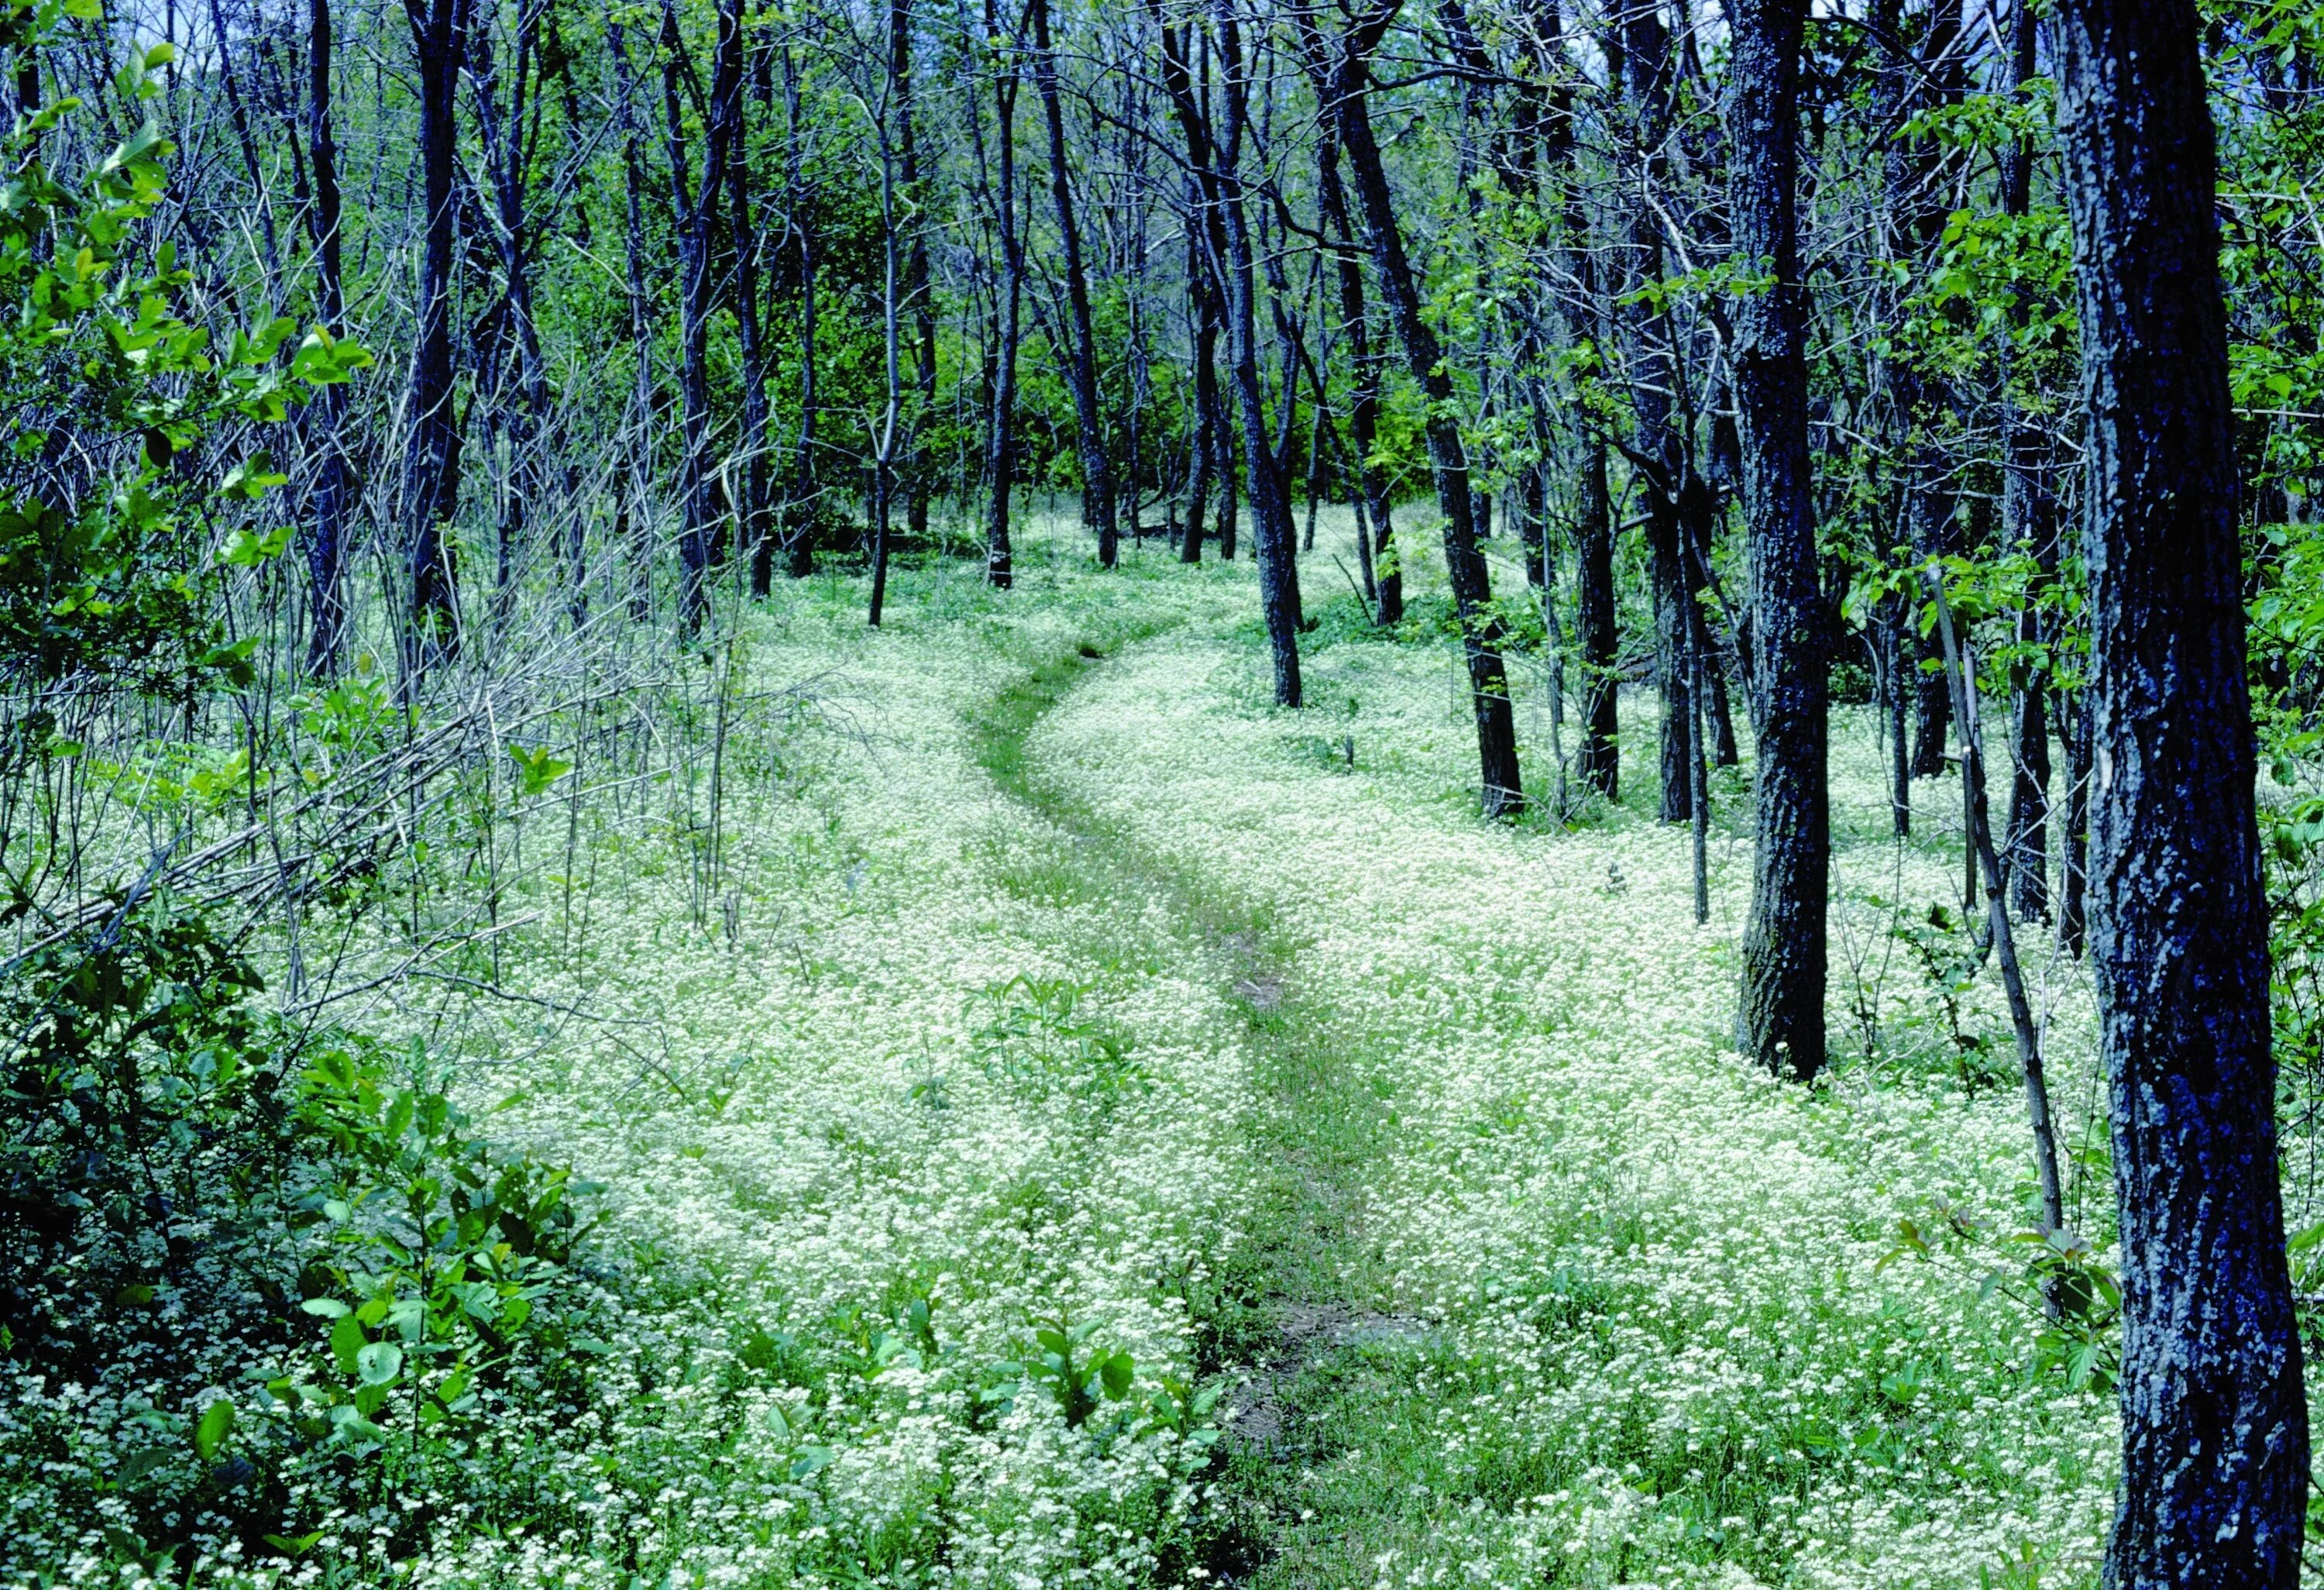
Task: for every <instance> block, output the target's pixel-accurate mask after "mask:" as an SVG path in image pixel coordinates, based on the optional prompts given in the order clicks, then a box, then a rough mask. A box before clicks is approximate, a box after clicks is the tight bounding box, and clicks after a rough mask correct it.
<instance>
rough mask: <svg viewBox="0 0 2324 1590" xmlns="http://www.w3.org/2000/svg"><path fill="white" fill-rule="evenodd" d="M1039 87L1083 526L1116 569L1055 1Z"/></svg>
mask: <svg viewBox="0 0 2324 1590" xmlns="http://www.w3.org/2000/svg"><path fill="white" fill-rule="evenodd" d="M1032 14H1033V87H1034V88H1035V90H1036V91H1037V93H1038V94H1039V95H1040V97H1041V115H1042V118H1043V119H1044V120H1045V121H1046V122H1047V124H1048V129H1049V196H1050V198H1051V199H1053V200H1054V201H1055V203H1056V209H1057V252H1058V256H1059V258H1058V263H1059V265H1060V267H1061V268H1062V269H1063V270H1064V272H1065V304H1066V308H1067V310H1069V311H1070V312H1071V314H1072V316H1073V338H1074V343H1073V347H1072V348H1071V349H1069V350H1068V356H1067V359H1066V367H1065V377H1066V384H1068V385H1069V386H1071V387H1072V388H1073V394H1074V436H1075V439H1076V441H1077V442H1078V444H1079V450H1080V453H1081V459H1082V522H1084V524H1086V525H1087V526H1088V527H1089V528H1090V529H1092V530H1093V531H1095V532H1097V560H1098V565H1099V567H1101V568H1104V569H1111V568H1112V567H1113V564H1114V559H1115V557H1116V555H1117V552H1118V548H1119V544H1120V527H1119V525H1118V524H1117V522H1116V521H1115V518H1114V502H1113V472H1112V468H1111V465H1110V464H1109V463H1108V461H1107V458H1106V453H1105V422H1104V420H1103V418H1102V413H1101V411H1100V408H1099V394H1098V386H1097V337H1096V334H1095V332H1094V331H1093V330H1092V328H1091V323H1090V294H1089V273H1088V272H1087V270H1086V269H1085V268H1084V263H1083V260H1082V234H1081V226H1080V224H1079V221H1078V220H1077V218H1076V217H1075V216H1074V185H1073V168H1072V167H1071V166H1070V165H1069V164H1067V162H1066V160H1065V104H1064V100H1063V98H1062V97H1061V96H1060V94H1059V93H1058V89H1057V57H1056V50H1055V48H1054V47H1053V46H1052V45H1051V43H1050V40H1049V0H1032Z"/></svg>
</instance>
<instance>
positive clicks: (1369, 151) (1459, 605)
mask: <svg viewBox="0 0 2324 1590" xmlns="http://www.w3.org/2000/svg"><path fill="white" fill-rule="evenodd" d="M1386 25H1387V23H1386V21H1385V20H1381V19H1379V15H1378V14H1375V17H1374V20H1373V21H1372V22H1369V23H1366V24H1365V25H1364V26H1363V27H1362V28H1361V29H1360V30H1359V31H1358V32H1353V33H1351V34H1348V35H1347V36H1345V37H1342V38H1339V39H1334V40H1329V41H1325V40H1323V39H1320V38H1316V37H1314V36H1312V35H1311V36H1310V38H1309V40H1308V54H1309V69H1310V71H1311V72H1312V73H1313V74H1314V78H1315V79H1316V84H1315V86H1316V91H1317V93H1318V95H1319V96H1320V97H1322V98H1323V102H1324V104H1325V106H1327V107H1328V109H1329V110H1330V113H1331V115H1332V116H1333V126H1334V130H1335V131H1336V132H1337V133H1338V134H1339V138H1340V146H1341V148H1342V149H1343V150H1345V151H1346V152H1347V156H1348V169H1349V171H1350V172H1351V175H1352V176H1353V177H1354V179H1355V188H1356V202H1357V205H1358V207H1359V208H1360V210H1361V211H1362V214H1363V218H1364V232H1365V235H1366V236H1367V238H1368V240H1369V244H1370V245H1371V254H1372V267H1373V270H1374V271H1375V273H1377V274H1378V276H1379V285H1380V291H1381V294H1382V296H1383V297H1385V298H1386V299H1387V300H1388V316H1389V319H1390V320H1391V321H1392V322H1393V323H1394V324H1395V327H1396V330H1397V340H1398V341H1399V342H1401V343H1402V344H1403V346H1404V356H1405V363H1406V365H1407V366H1408V367H1409V369H1410V370H1411V372H1412V377H1413V379H1414V381H1416V383H1418V384H1419V385H1420V388H1421V391H1422V392H1423V393H1425V395H1426V397H1427V399H1428V415H1429V417H1428V419H1427V421H1426V424H1425V434H1426V436H1427V439H1428V457H1429V462H1430V464H1431V465H1432V466H1433V467H1434V473H1435V476H1436V500H1437V503H1438V505H1439V506H1440V508H1441V509H1442V510H1443V516H1444V566H1445V571H1446V575H1447V578H1448V582H1449V583H1450V584H1451V586H1452V602H1453V607H1454V610H1455V612H1456V613H1457V614H1458V615H1459V617H1460V620H1461V633H1462V643H1463V646H1464V648H1465V650H1466V652H1467V654H1468V663H1469V693H1470V698H1471V704H1472V706H1473V708H1474V711H1475V714H1476V720H1477V759H1478V764H1479V769H1480V774H1481V779H1482V786H1483V787H1482V790H1481V791H1480V805H1481V807H1482V809H1483V811H1484V814H1485V815H1486V816H1487V817H1489V818H1505V817H1514V816H1516V815H1517V812H1518V811H1519V810H1521V809H1523V807H1524V804H1525V792H1524V783H1523V781H1522V779H1521V778H1520V776H1519V773H1518V768H1517V718H1516V715H1515V713H1514V712H1513V711H1512V709H1511V704H1510V701H1509V686H1508V672H1507V670H1506V669H1505V667H1504V665H1503V662H1502V660H1501V642H1502V639H1503V634H1502V630H1501V624H1500V622H1499V619H1498V618H1496V617H1495V616H1494V615H1493V612H1492V600H1493V593H1492V582H1491V578H1490V576H1489V573H1488V572H1487V569H1486V567H1485V557H1484V553H1483V552H1482V551H1481V550H1480V549H1479V547H1478V545H1477V532H1476V521H1475V519H1474V517H1473V509H1474V504H1472V502H1471V496H1470V485H1469V459H1468V454H1467V452H1466V451H1465V450H1464V449H1463V448H1462V444H1461V431H1460V428H1459V427H1458V426H1457V425H1455V424H1454V423H1453V421H1452V417H1451V415H1450V413H1449V412H1448V410H1449V409H1450V407H1451V403H1452V378H1451V377H1450V376H1449V375H1447V374H1445V370H1444V353H1443V345H1442V344H1440V343H1439V342H1438V341H1437V338H1436V333H1435V331H1434V329H1432V328H1430V326H1429V324H1428V321H1427V319H1426V318H1425V316H1424V315H1423V314H1422V312H1421V302H1420V290H1419V286H1418V284H1417V282H1416V281H1415V279H1414V276H1413V271H1412V263H1411V260H1410V259H1409V258H1408V257H1407V256H1406V253H1405V247H1404V233H1403V230H1402V228H1401V226H1399V225H1398V224H1397V217H1396V209H1395V201H1394V199H1393V197H1392V195H1391V193H1390V191H1389V189H1388V172H1387V170H1386V168H1385V167H1384V165H1383V164H1382V162H1381V160H1380V151H1379V143H1378V141H1377V140H1376V139H1375V138H1374V136H1373V134H1372V125H1371V112H1370V108H1369V104H1368V96H1369V93H1370V88H1371V74H1370V70H1369V68H1368V66H1367V65H1366V57H1367V56H1369V53H1370V51H1371V50H1372V49H1373V48H1374V47H1375V46H1376V45H1377V44H1378V42H1379V35H1380V31H1381V30H1383V29H1384V28H1385V27H1386Z"/></svg>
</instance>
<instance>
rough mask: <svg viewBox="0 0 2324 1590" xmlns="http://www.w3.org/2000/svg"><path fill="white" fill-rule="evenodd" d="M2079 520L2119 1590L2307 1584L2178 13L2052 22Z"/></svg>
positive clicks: (2232, 477) (2294, 1372)
mask: <svg viewBox="0 0 2324 1590" xmlns="http://www.w3.org/2000/svg"><path fill="white" fill-rule="evenodd" d="M2052 17H2053V19H2054V22H2055V24H2056V26H2057V28H2058V33H2059V43H2060V51H2059V53H2060V55H2061V66H2062V69H2061V72H2060V75H2059V109H2060V113H2061V118H2060V119H2061V129H2062V143H2063V146H2064V152H2065V182H2064V187H2065V194H2066V203H2067V209H2068V213H2069V214H2070V217H2071V219H2072V223H2073V231H2074V260H2075V276H2076V281H2077V284H2078V287H2079V296H2080V327H2081V342H2082V383H2083V387H2082V389H2083V391H2084V393H2087V394H2088V399H2089V457H2090V493H2091V499H2092V501H2091V513H2090V515H2089V522H2088V530H2087V540H2086V541H2085V543H2084V547H2083V556H2084V560H2085V563H2086V566H2087V567H2088V569H2089V602H2088V612H2089V623H2090V636H2091V652H2092V655H2091V662H2092V677H2093V679H2094V681H2095V682H2094V687H2093V689H2094V693H2095V695H2096V698H2097V699H2096V702H2095V704H2094V710H2093V713H2092V722H2093V731H2094V742H2095V743H2094V747H2093V750H2094V755H2093V758H2092V760H2093V762H2094V763H2095V765H2096V767H2097V769H2098V782H2097V786H2096V789H2095V790H2094V791H2093V799H2092V810H2091V821H2090V857H2089V862H2090V876H2091V879H2092V887H2093V891H2094V893H2095V895H2096V909H2095V911H2093V913H2092V914H2093V917H2094V921H2093V924H2092V927H2093V933H2092V948H2093V950H2094V952H2095V958H2096V960H2097V973H2098V978H2097V980H2098V1013H2099V1044H2100V1049H2101V1052H2102V1054H2103V1057H2104V1059H2105V1064H2106V1071H2107V1079H2108V1085H2109V1089H2110V1092H2111V1095H2112V1099H2113V1126H2114V1161H2115V1190H2116V1198H2117V1200H2118V1205H2119V1210H2120V1221H2121V1234H2122V1255H2123V1258H2122V1296H2123V1335H2122V1378H2121V1382H2120V1385H2121V1408H2122V1431H2123V1475H2122V1490H2121V1494H2120V1499H2119V1504H2118V1506H2117V1509H2116V1514H2115V1532H2114V1539H2113V1540H2112V1542H2111V1543H2110V1545H2109V1546H2108V1548H2107V1566H2106V1577H2107V1583H2108V1584H2109V1585H2113V1586H2115V1587H2116V1590H2146V1587H2148V1586H2155V1587H2160V1586H2164V1585H2170V1586H2183V1585H2238V1586H2282V1590H2292V1586H2293V1585H2297V1584H2298V1583H2299V1581H2300V1576H2301V1575H2300V1564H2301V1535H2302V1528H2303V1521H2304V1515H2305V1512H2306V1508H2307V1501H2308V1403H2307V1397H2306V1394H2305V1392H2304V1391H2303V1390H2302V1385H2301V1346H2300V1330H2299V1322H2298V1320H2297V1318H2296V1317H2294V1314H2293V1310H2292V1288H2291V1282H2290V1278H2289V1276H2288V1274H2287V1272H2286V1265H2285V1262H2284V1246H2283V1244H2284V1235H2283V1212H2282V1201H2281V1197H2280V1193H2279V1188H2278V1180H2277V1166H2276V1138H2275V1062H2274V1057H2273V1051H2272V1049H2271V1047H2270V1035H2269V1028H2268V1021H2269V1017H2268V961H2267V898H2266V894H2265V892H2264V888H2263V886H2262V883H2261V877H2260V850H2259V834H2258V826H2257V818H2256V814H2255V791H2254V783H2255V778H2256V767H2255V753H2254V749H2253V740H2252V722H2251V701H2250V697H2249V687H2248V685H2247V683H2246V679H2245V674H2244V668H2245V615H2244V605H2243V601H2242V596H2241V591H2240V589H2239V580H2240V577H2241V572H2242V559H2241V557H2240V555H2239V552H2238V549H2237V545H2236V463H2235V457H2234V452H2233V448H2232V446H2231V442H2230V437H2229V429H2228V428H2229V424H2230V419H2231V415H2232V413H2233V410H2232V408H2231V405H2230V402H2229V399H2228V393H2227V334H2226V326H2225V315H2224V312H2223V310H2222V306H2221V300H2220V287H2219V277H2218V223H2217V220H2216V219H2215V212H2214V208H2213V207H2214V205H2215V203H2216V201H2217V199H2216V192H2215V187H2216V179H2215V173H2216V169H2217V168H2216V157H2215V153H2214V151H2215V144H2214V140H2213V134H2212V129H2211V120H2210V112H2209V107H2208V106H2207V105H2206V103H2205V95H2204V80H2203V54H2202V51H2201V49H2200V48H2199V39H2198V34H2197V26H2196V8H2195V5H2194V4H2193V0H2135V3H2132V0H2061V4H2060V5H2058V6H2057V7H2056V9H2055V10H2054V11H2053V12H2052Z"/></svg>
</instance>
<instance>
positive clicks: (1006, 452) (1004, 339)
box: [984, 0, 1025, 591]
mask: <svg viewBox="0 0 2324 1590" xmlns="http://www.w3.org/2000/svg"><path fill="white" fill-rule="evenodd" d="M984 32H985V39H986V48H987V49H988V50H989V51H991V52H992V53H993V54H994V55H996V56H998V55H1000V54H1001V53H1002V52H1003V51H1006V50H1007V48H1008V45H1007V42H1006V40H1005V39H1004V37H1003V36H1002V33H1001V19H1000V17H999V15H998V14H996V11H995V8H994V0H984ZM1017 83H1018V78H1017V60H1016V57H1015V55H1014V54H1010V55H1009V56H1008V59H1007V63H1006V65H1005V66H1004V65H1001V64H999V63H998V62H996V64H995V66H994V68H993V79H992V103H993V112H994V117H993V120H994V128H993V140H994V153H995V160H994V173H993V174H994V191H993V196H992V213H993V224H994V226H996V227H997V228H998V230H999V231H1000V234H1001V293H1000V297H1001V302H1000V306H999V310H998V315H999V319H1000V321H1001V337H1000V347H999V349H998V350H997V351H996V353H995V354H994V356H993V377H992V413H991V419H990V421H989V422H988V424H987V427H986V430H985V474H986V476H988V477H989V479H990V481H991V497H990V498H989V499H988V502H987V506H986V509H985V520H984V578H985V581H986V583H987V584H989V585H991V586H992V587H994V588H995V589H998V590H1004V591H1005V590H1007V589H1008V588H1009V587H1010V586H1012V585H1014V584H1015V583H1016V579H1017V576H1016V569H1015V565H1014V561H1013V556H1012V554H1011V552H1010V542H1009V509H1010V497H1011V496H1012V495H1014V493H1015V491H1016V489H1017V349H1018V344H1019V340H1020V339H1021V337H1022V336H1023V321H1022V319H1021V318H1020V317H1021V310H1022V308H1023V300H1024V296H1025V245H1024V242H1023V236H1022V234H1021V233H1019V230H1018V228H1017Z"/></svg>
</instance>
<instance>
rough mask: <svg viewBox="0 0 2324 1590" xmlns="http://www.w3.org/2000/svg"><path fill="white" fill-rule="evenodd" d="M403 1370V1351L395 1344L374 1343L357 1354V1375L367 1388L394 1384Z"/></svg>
mask: <svg viewBox="0 0 2324 1590" xmlns="http://www.w3.org/2000/svg"><path fill="white" fill-rule="evenodd" d="M402 1368H403V1349H402V1348H401V1347H399V1346H397V1345H395V1344H394V1343H393V1342H374V1343H372V1344H371V1345H369V1346H366V1347H364V1349H363V1350H362V1351H361V1352H359V1353H357V1354H355V1373H356V1374H357V1375H358V1376H360V1377H361V1378H362V1380H363V1383H364V1384H365V1385H367V1386H384V1385H391V1384H392V1383H394V1381H395V1377H396V1375H397V1374H398V1373H401V1370H402Z"/></svg>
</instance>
